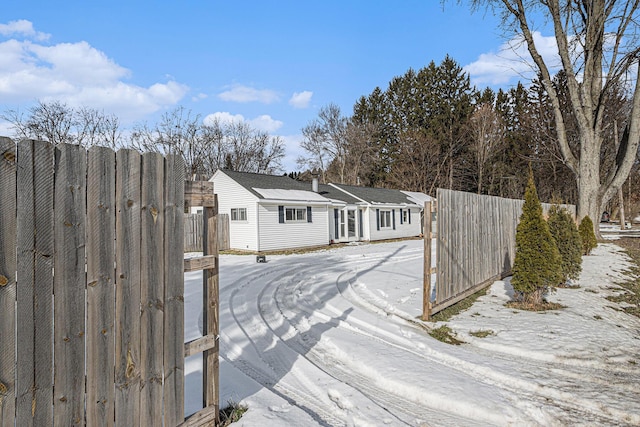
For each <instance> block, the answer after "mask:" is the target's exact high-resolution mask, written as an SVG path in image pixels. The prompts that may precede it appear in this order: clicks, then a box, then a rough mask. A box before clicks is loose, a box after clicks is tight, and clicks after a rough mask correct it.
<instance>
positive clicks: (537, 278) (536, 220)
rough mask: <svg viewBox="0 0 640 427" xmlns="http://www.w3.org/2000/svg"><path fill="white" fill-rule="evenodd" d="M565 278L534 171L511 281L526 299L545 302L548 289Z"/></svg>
mask: <svg viewBox="0 0 640 427" xmlns="http://www.w3.org/2000/svg"><path fill="white" fill-rule="evenodd" d="M561 280H562V267H561V259H560V253H559V252H558V248H557V246H556V243H555V241H554V240H553V237H551V233H550V232H549V225H548V224H547V222H546V221H545V220H544V218H543V216H542V205H541V204H540V200H539V199H538V193H537V191H536V186H535V184H534V182H533V173H532V172H529V183H528V185H527V189H526V190H525V194H524V206H523V207H522V215H521V216H520V223H519V224H518V227H517V229H516V257H515V261H514V263H513V277H512V279H511V285H512V286H513V289H514V290H515V291H516V292H518V293H519V295H520V296H521V299H522V300H523V301H524V302H528V303H532V304H541V303H542V301H543V296H544V293H545V292H546V291H548V290H549V289H553V288H554V287H555V286H556V285H557V284H558V283H560V282H561Z"/></svg>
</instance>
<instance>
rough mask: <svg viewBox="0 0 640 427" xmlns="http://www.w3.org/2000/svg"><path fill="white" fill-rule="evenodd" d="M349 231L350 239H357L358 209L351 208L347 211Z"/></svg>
mask: <svg viewBox="0 0 640 427" xmlns="http://www.w3.org/2000/svg"><path fill="white" fill-rule="evenodd" d="M347 232H348V233H349V236H348V237H349V240H357V239H358V235H357V233H356V211H355V209H349V210H348V211H347Z"/></svg>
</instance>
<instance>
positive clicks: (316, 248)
mask: <svg viewBox="0 0 640 427" xmlns="http://www.w3.org/2000/svg"><path fill="white" fill-rule="evenodd" d="M421 239H422V238H421V237H404V238H401V239H387V240H374V241H366V242H358V243H359V244H362V245H376V244H381V243H391V242H403V241H406V240H421ZM350 244H353V243H331V244H330V245H320V246H309V247H306V248H296V249H283V250H273V251H260V252H256V251H242V250H238V249H227V250H224V251H220V253H221V254H225V255H296V254H307V253H311V252H321V251H328V250H330V249H336V248H343V247H345V246H349V245H350Z"/></svg>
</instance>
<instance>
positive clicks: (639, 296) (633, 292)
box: [607, 237, 640, 317]
mask: <svg viewBox="0 0 640 427" xmlns="http://www.w3.org/2000/svg"><path fill="white" fill-rule="evenodd" d="M615 244H616V245H618V246H621V247H623V248H624V249H625V252H626V253H627V255H629V257H630V258H631V259H632V260H633V262H634V264H635V266H634V267H633V268H632V269H631V270H630V271H629V273H630V279H629V280H628V281H626V282H623V283H619V285H620V286H621V287H622V288H624V291H623V292H622V293H621V294H619V295H615V296H609V297H607V299H608V300H609V301H613V302H624V303H627V304H629V305H628V306H625V307H623V308H622V310H623V311H624V312H626V313H628V314H631V315H633V316H636V317H640V238H637V237H623V238H621V239H619V240H616V241H615Z"/></svg>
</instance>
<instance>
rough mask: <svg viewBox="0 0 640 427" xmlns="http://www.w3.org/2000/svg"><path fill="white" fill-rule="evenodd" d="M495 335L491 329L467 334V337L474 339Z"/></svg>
mask: <svg viewBox="0 0 640 427" xmlns="http://www.w3.org/2000/svg"><path fill="white" fill-rule="evenodd" d="M495 334H496V333H495V332H493V331H492V330H491V329H487V330H479V331H471V332H469V335H471V336H473V337H476V338H486V337H488V336H489V335H495Z"/></svg>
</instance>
